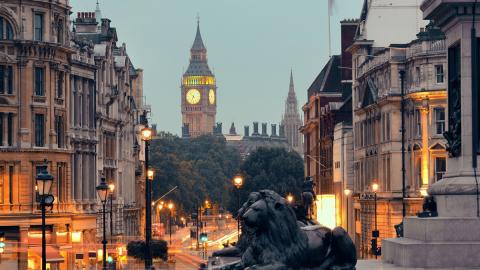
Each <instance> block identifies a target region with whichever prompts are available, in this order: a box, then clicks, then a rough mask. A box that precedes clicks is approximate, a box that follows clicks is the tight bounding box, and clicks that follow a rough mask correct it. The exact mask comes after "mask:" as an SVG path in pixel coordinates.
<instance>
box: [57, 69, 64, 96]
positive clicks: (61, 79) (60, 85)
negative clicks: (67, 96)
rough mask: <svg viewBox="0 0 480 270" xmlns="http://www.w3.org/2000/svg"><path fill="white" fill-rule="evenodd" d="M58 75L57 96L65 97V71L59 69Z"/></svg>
mask: <svg viewBox="0 0 480 270" xmlns="http://www.w3.org/2000/svg"><path fill="white" fill-rule="evenodd" d="M57 74H58V77H57V95H56V96H57V98H62V97H63V82H64V76H65V75H64V72H63V71H59V72H58V73H57Z"/></svg>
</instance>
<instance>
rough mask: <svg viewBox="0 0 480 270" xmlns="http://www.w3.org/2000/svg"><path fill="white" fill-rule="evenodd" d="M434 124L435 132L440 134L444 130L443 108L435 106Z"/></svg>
mask: <svg viewBox="0 0 480 270" xmlns="http://www.w3.org/2000/svg"><path fill="white" fill-rule="evenodd" d="M435 125H436V129H435V131H436V134H437V135H442V134H443V132H445V109H444V108H435Z"/></svg>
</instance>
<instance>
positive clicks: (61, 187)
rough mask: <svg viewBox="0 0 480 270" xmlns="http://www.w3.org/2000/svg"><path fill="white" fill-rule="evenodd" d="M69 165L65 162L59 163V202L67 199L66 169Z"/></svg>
mask: <svg viewBox="0 0 480 270" xmlns="http://www.w3.org/2000/svg"><path fill="white" fill-rule="evenodd" d="M66 168H67V165H66V164H65V163H57V197H58V201H59V202H65V201H66V200H67V192H66V183H65V179H66V177H65V174H66V173H65V171H66Z"/></svg>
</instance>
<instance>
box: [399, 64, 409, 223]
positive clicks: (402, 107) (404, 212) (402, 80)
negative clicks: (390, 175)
mask: <svg viewBox="0 0 480 270" xmlns="http://www.w3.org/2000/svg"><path fill="white" fill-rule="evenodd" d="M400 88H401V94H400V95H401V98H402V99H401V104H400V111H401V121H402V123H401V130H402V217H403V218H405V216H406V215H407V210H406V206H405V197H406V196H407V195H406V190H405V188H406V187H405V184H406V183H405V181H406V179H405V177H406V176H405V70H400ZM402 222H403V221H402Z"/></svg>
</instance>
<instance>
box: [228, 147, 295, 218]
mask: <svg viewBox="0 0 480 270" xmlns="http://www.w3.org/2000/svg"><path fill="white" fill-rule="evenodd" d="M240 171H241V173H242V175H243V177H244V185H243V187H242V188H241V189H240V198H241V199H240V200H241V202H243V201H245V200H246V199H247V196H248V194H250V192H253V191H260V190H262V189H271V190H273V191H275V192H277V193H278V194H280V195H282V196H286V195H287V194H292V195H293V196H294V197H295V198H296V200H298V199H300V194H301V189H302V183H303V181H304V171H303V160H302V158H301V157H300V156H299V155H298V154H297V153H296V152H294V151H291V152H288V151H287V150H285V149H283V148H263V147H261V148H258V149H257V150H256V151H254V152H252V153H251V154H250V155H249V156H248V158H247V159H246V160H245V162H243V164H242V166H241V169H240ZM230 189H231V190H232V191H233V192H237V191H236V190H233V189H234V188H233V187H230ZM236 208H237V199H236V197H232V200H231V203H230V207H229V210H230V211H231V212H232V213H235V212H236V210H237V209H236Z"/></svg>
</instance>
